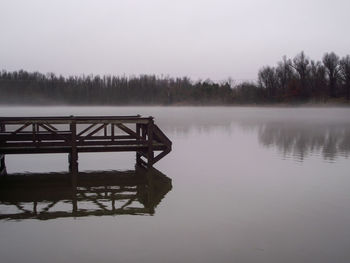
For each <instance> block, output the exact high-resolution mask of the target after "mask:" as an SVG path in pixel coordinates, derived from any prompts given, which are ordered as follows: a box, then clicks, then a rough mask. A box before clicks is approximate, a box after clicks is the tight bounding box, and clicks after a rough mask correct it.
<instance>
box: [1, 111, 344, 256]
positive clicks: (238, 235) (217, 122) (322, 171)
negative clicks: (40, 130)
mask: <svg viewBox="0 0 350 263" xmlns="http://www.w3.org/2000/svg"><path fill="white" fill-rule="evenodd" d="M0 111H1V113H0V115H1V116H22V115H26V116H40V115H133V114H141V115H144V116H154V117H155V122H156V124H157V125H158V126H159V127H160V128H161V129H162V130H163V131H164V132H165V133H166V135H167V136H168V137H169V138H170V139H171V140H172V142H173V150H172V152H171V153H170V154H169V155H167V156H166V157H165V158H164V159H162V160H161V161H160V162H159V163H157V164H156V165H155V168H157V169H158V170H159V171H160V172H161V173H162V174H164V175H165V176H166V177H168V178H170V179H171V186H169V185H167V186H166V190H164V191H163V192H162V195H161V197H159V200H158V201H157V204H156V206H155V208H154V211H153V212H152V213H148V212H145V213H136V214H134V215H131V214H120V215H111V214H105V215H103V214H102V215H98V216H97V215H90V216H79V217H70V216H66V217H57V218H51V219H47V220H39V219H17V220H13V219H2V220H0V233H1V235H0V257H1V258H0V261H1V262H6V263H7V262H51V263H54V262H84V263H86V262H150V263H155V262H201V263H203V262H266V263H267V262H269V263H270V262H293V263H294V262H299V263H300V262H308V263H309V262H317V263H320V262H344V263H345V262H350V250H349V248H350V160H349V155H350V109H348V108H259V107H48V108H41V107H0ZM6 163H7V171H8V173H23V172H27V171H29V172H36V173H45V172H65V171H67V169H68V165H67V156H66V155H63V154H61V155H60V154H53V155H13V156H7V157H6ZM134 164H135V154H132V153H130V154H129V153H123V154H118V153H117V154H114V153H113V154H111V153H93V154H80V155H79V169H80V171H92V170H98V171H104V172H105V173H108V171H113V170H119V172H117V173H122V174H124V175H123V176H125V175H126V176H127V173H128V172H126V171H128V170H130V169H133V168H134ZM123 171H124V172H123ZM110 173H113V172H110ZM167 184H168V183H167ZM118 189H119V188H118ZM23 191H24V192H25V191H27V190H26V189H23ZM104 201H106V200H104ZM0 202H1V200H0ZM24 205H26V206H24V208H25V209H32V208H33V204H32V203H30V202H28V203H27V204H24ZM40 205H42V207H44V204H39V205H38V208H37V209H38V210H39V211H40V209H42V207H41V206H40ZM57 205H58V206H60V208H61V209H63V207H65V205H66V206H67V207H66V208H65V209H66V210H67V211H70V210H71V209H72V208H71V204H70V202H67V201H66V202H63V203H61V204H57ZM83 205H84V204H83ZM92 205H93V204H88V203H86V204H85V206H86V207H87V208H86V209H87V210H89V209H92V208H91V206H92ZM95 205H96V203H95ZM139 205H140V204H139ZM28 206H29V208H28ZM141 206H142V205H141ZM22 208H23V207H22ZM53 208H54V206H53V207H52V209H53ZM16 209H17V210H18V207H17V208H16V207H11V206H10V205H8V204H4V203H1V204H0V215H1V214H6V213H8V212H9V211H15V210H16ZM50 209H51V208H50Z"/></svg>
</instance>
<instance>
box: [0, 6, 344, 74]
mask: <svg viewBox="0 0 350 263" xmlns="http://www.w3.org/2000/svg"><path fill="white" fill-rule="evenodd" d="M349 11H350V0H293V1H291V0H290V1H284V0H244V1H243V0H242V1H235V0H213V1H207V0H173V1H167V0H110V1H108V0H94V1H93V0H80V1H79V0H31V1H28V0H22V1H19V0H18V1H17V0H8V1H7V0H0V28H1V29H0V30H1V31H0V69H6V70H18V69H25V70H29V71H40V72H43V73H46V72H55V73H57V74H64V75H71V74H78V75H80V74H90V73H93V74H117V75H122V74H125V75H133V74H134V75H138V74H156V75H161V74H163V75H170V76H174V77H176V76H189V77H191V78H192V79H194V80H197V79H206V78H211V79H213V80H223V79H227V78H228V77H232V78H233V79H255V78H256V76H257V72H258V69H259V68H260V67H261V66H264V65H275V63H276V62H277V61H278V60H280V59H281V58H282V56H283V55H287V56H288V57H294V56H295V55H296V54H297V53H298V52H300V51H301V50H304V51H305V52H306V54H307V55H308V56H310V57H311V58H313V59H316V60H320V59H321V58H322V55H323V54H324V53H325V52H328V51H334V52H336V53H337V54H338V55H340V56H344V55H346V54H350V34H349V32H350V31H349V28H350V13H349Z"/></svg>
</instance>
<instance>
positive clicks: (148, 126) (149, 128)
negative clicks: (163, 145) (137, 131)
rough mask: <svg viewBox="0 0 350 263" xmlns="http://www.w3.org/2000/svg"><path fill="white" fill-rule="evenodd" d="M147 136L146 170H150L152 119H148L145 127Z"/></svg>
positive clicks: (151, 161)
mask: <svg viewBox="0 0 350 263" xmlns="http://www.w3.org/2000/svg"><path fill="white" fill-rule="evenodd" d="M147 136H148V152H147V168H151V167H152V166H153V158H154V153H153V118H152V117H150V118H149V122H148V125H147Z"/></svg>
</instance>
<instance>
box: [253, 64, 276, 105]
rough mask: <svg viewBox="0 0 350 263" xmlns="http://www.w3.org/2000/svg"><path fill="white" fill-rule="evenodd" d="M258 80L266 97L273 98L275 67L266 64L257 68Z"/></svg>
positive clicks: (274, 93) (274, 92)
mask: <svg viewBox="0 0 350 263" xmlns="http://www.w3.org/2000/svg"><path fill="white" fill-rule="evenodd" d="M258 82H259V86H260V87H262V88H265V89H266V93H267V97H268V99H272V100H274V99H275V95H276V88H277V84H278V83H277V78H276V70H275V68H273V67H270V66H266V67H263V68H262V69H261V70H259V73H258Z"/></svg>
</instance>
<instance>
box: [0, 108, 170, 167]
mask: <svg viewBox="0 0 350 263" xmlns="http://www.w3.org/2000/svg"><path fill="white" fill-rule="evenodd" d="M171 145H172V143H171V141H170V140H169V138H168V137H167V136H166V135H165V134H164V133H163V132H162V131H161V130H160V128H159V127H158V126H157V125H156V124H155V123H154V120H153V117H141V116H140V115H135V116H69V117H0V174H6V165H5V155H7V154H38V153H42V154H48V153H68V154H69V170H70V172H73V173H72V174H76V173H77V172H78V154H79V153H84V152H135V153H136V163H137V165H141V166H144V167H147V168H151V167H152V166H153V165H154V164H155V163H156V162H158V161H159V160H160V159H162V158H163V157H164V156H165V155H167V154H168V153H169V152H170V151H171Z"/></svg>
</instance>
